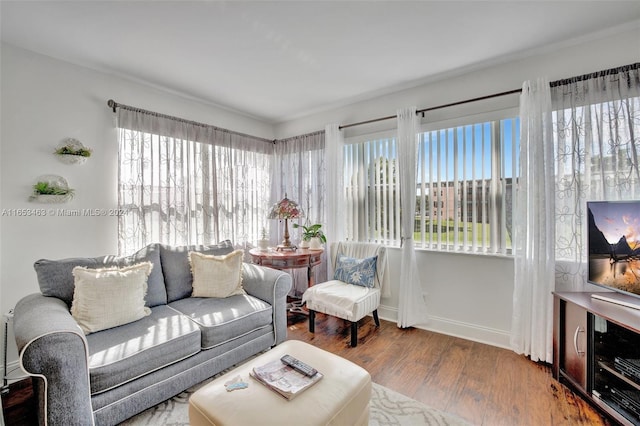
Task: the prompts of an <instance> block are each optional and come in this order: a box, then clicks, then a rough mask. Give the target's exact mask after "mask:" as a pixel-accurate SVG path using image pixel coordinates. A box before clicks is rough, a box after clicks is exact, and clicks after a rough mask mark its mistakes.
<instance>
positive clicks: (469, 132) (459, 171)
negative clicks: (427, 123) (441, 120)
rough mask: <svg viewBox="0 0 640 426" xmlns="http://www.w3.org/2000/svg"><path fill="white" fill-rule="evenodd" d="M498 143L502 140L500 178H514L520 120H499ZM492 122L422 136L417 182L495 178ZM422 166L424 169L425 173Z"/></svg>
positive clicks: (516, 164)
mask: <svg viewBox="0 0 640 426" xmlns="http://www.w3.org/2000/svg"><path fill="white" fill-rule="evenodd" d="M498 131H499V132H500V134H499V135H495V136H496V138H495V139H496V140H499V139H500V137H501V139H502V152H501V153H500V155H499V158H501V160H502V165H501V170H502V171H501V175H502V177H503V178H512V177H513V174H514V172H515V173H516V174H517V170H518V166H519V164H518V155H517V154H518V149H519V135H520V119H519V118H515V119H506V120H502V121H500V129H499V130H498ZM491 133H492V123H490V122H486V123H479V124H473V125H466V126H460V127H455V128H449V129H443V130H434V131H430V132H425V133H423V134H422V138H423V142H422V143H421V144H420V152H419V153H418V183H421V182H422V180H423V176H424V180H425V181H426V182H429V181H431V182H433V181H441V182H447V181H453V180H455V179H456V178H457V180H459V181H461V180H470V179H471V180H475V179H490V178H491V177H492V158H493V156H492V134H491ZM423 167H424V168H425V170H423Z"/></svg>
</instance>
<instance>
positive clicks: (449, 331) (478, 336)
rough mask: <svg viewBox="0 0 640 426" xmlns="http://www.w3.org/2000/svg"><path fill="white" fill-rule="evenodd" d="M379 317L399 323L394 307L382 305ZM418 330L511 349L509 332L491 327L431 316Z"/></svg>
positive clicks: (379, 309) (396, 310)
mask: <svg viewBox="0 0 640 426" xmlns="http://www.w3.org/2000/svg"><path fill="white" fill-rule="evenodd" d="M378 316H379V317H380V318H382V319H384V320H386V321H391V322H397V321H398V309H397V308H395V307H392V306H385V305H380V307H379V308H378ZM416 328H419V329H422V330H428V331H433V332H436V333H442V334H446V335H448V336H453V337H460V338H461V339H466V340H471V341H473V342H478V343H484V344H487V345H491V346H496V347H499V348H503V349H511V347H510V343H509V341H510V334H509V333H508V332H506V331H504V330H497V329H494V328H490V327H482V326H479V325H477V324H470V323H466V322H461V321H454V320H451V319H448V318H441V317H436V316H431V315H430V316H429V322H428V323H427V324H425V325H418V326H416Z"/></svg>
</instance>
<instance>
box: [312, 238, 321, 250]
mask: <svg viewBox="0 0 640 426" xmlns="http://www.w3.org/2000/svg"><path fill="white" fill-rule="evenodd" d="M309 248H310V249H312V250H318V249H321V248H322V242H321V241H320V238H318V237H312V238H311V241H309Z"/></svg>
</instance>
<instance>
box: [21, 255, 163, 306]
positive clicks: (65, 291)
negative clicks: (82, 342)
mask: <svg viewBox="0 0 640 426" xmlns="http://www.w3.org/2000/svg"><path fill="white" fill-rule="evenodd" d="M141 262H151V263H152V264H153V268H152V269H151V274H150V275H149V279H148V281H147V295H146V296H145V305H146V306H148V307H153V306H157V305H165V304H166V303H167V292H166V290H165V283H164V276H163V274H162V265H161V264H160V245H159V244H150V245H148V246H146V247H144V248H143V249H141V250H139V251H138V252H136V253H134V254H132V255H131V256H126V257H117V256H100V257H76V258H68V259H61V260H48V259H40V260H38V261H36V262H35V264H34V265H33V267H34V268H35V270H36V274H37V276H38V284H39V285H40V292H41V293H42V294H43V295H44V296H52V297H57V298H58V299H61V300H63V301H64V302H65V303H66V304H67V305H68V306H69V307H71V302H72V301H73V292H74V289H75V285H74V277H73V274H72V271H73V268H75V267H76V266H83V267H86V268H92V269H98V268H109V267H119V268H122V267H125V266H131V265H134V264H137V263H141Z"/></svg>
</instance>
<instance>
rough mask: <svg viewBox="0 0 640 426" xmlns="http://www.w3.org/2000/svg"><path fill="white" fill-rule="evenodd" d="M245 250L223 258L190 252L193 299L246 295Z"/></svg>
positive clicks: (236, 251)
mask: <svg viewBox="0 0 640 426" xmlns="http://www.w3.org/2000/svg"><path fill="white" fill-rule="evenodd" d="M243 256H244V251H243V250H235V251H233V252H231V253H229V254H226V255H223V256H215V255H212V254H202V253H199V252H196V251H190V252H189V263H190V264H191V274H192V275H193V293H192V294H191V297H218V298H224V297H229V296H233V295H234V294H246V293H245V291H244V289H243V288H242V259H243Z"/></svg>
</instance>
